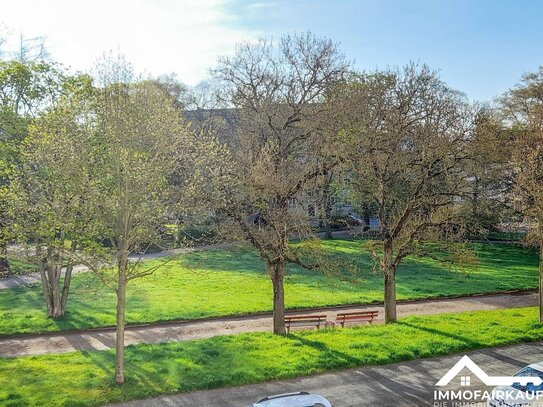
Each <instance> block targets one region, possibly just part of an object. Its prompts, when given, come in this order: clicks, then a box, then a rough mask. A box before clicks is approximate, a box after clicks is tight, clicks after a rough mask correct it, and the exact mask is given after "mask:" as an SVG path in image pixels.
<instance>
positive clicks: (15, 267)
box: [8, 256, 38, 274]
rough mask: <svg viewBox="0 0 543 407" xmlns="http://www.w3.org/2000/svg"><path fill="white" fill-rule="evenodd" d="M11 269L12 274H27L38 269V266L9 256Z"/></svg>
mask: <svg viewBox="0 0 543 407" xmlns="http://www.w3.org/2000/svg"><path fill="white" fill-rule="evenodd" d="M8 261H9V271H10V273H11V274H27V273H32V272H36V271H38V267H37V266H36V265H34V264H31V263H28V262H26V261H24V260H21V259H19V258H17V257H13V256H9V257H8Z"/></svg>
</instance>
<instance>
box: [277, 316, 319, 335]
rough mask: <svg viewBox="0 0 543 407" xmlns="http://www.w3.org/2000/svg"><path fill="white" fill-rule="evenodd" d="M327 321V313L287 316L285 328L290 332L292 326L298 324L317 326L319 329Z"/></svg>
mask: <svg viewBox="0 0 543 407" xmlns="http://www.w3.org/2000/svg"><path fill="white" fill-rule="evenodd" d="M325 322H326V315H293V316H285V328H287V332H290V328H292V327H298V326H315V327H317V329H319V328H320V327H321V325H324V323H325Z"/></svg>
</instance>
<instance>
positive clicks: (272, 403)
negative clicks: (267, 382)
mask: <svg viewBox="0 0 543 407" xmlns="http://www.w3.org/2000/svg"><path fill="white" fill-rule="evenodd" d="M249 407H332V404H331V403H330V402H329V401H328V400H326V399H325V398H324V397H322V396H319V395H318V394H310V393H307V392H305V391H301V392H299V393H287V394H278V395H277V396H269V397H266V398H263V399H262V400H260V401H258V402H256V403H254V404H251V406H249Z"/></svg>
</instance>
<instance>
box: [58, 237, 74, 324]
mask: <svg viewBox="0 0 543 407" xmlns="http://www.w3.org/2000/svg"><path fill="white" fill-rule="evenodd" d="M76 248H77V243H76V242H75V241H73V242H72V246H71V249H70V250H71V254H72V256H70V260H69V263H68V265H67V266H66V272H65V274H64V284H63V286H62V298H61V300H60V310H61V313H62V314H61V315H64V314H65V313H66V304H67V302H68V293H69V291H70V283H71V282H72V272H73V269H74V259H73V254H74V253H75V250H76Z"/></svg>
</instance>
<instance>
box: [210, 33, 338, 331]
mask: <svg viewBox="0 0 543 407" xmlns="http://www.w3.org/2000/svg"><path fill="white" fill-rule="evenodd" d="M346 69H347V63H346V61H345V60H344V58H343V55H342V54H341V53H340V52H339V50H338V48H337V46H336V45H335V44H334V43H333V42H332V41H330V40H327V39H320V38H316V37H314V36H313V35H311V34H303V35H287V36H285V37H283V38H281V39H280V40H279V42H278V43H273V42H271V41H267V40H261V41H259V42H257V43H244V44H240V45H238V46H237V48H236V52H235V54H234V55H233V56H232V57H223V58H221V59H220V60H219V65H218V67H217V68H216V69H215V71H214V74H215V77H216V79H217V80H218V81H219V82H220V83H221V85H222V86H223V87H224V95H225V96H226V97H227V101H228V102H229V103H230V105H231V107H233V108H235V114H236V116H237V126H236V135H235V138H234V141H233V142H231V143H229V144H230V145H231V146H232V149H233V159H234V165H235V171H234V173H235V175H236V177H237V185H236V188H235V189H233V191H232V193H231V197H230V206H229V208H228V210H227V215H228V218H229V219H230V220H231V221H232V222H231V224H230V226H231V228H232V229H231V231H232V232H233V233H234V236H235V237H236V238H240V239H243V240H245V241H247V242H248V243H249V244H251V245H252V246H253V247H254V248H255V249H256V250H257V252H258V253H259V255H260V257H261V259H262V261H263V262H264V264H265V267H266V271H267V273H268V274H269V277H270V279H271V281H272V284H273V330H274V332H275V333H276V334H284V333H285V326H284V312H285V292H284V286H283V280H284V277H285V273H286V265H287V263H297V264H301V265H303V266H307V267H313V266H315V264H310V265H309V264H304V261H303V260H302V258H301V256H300V255H299V253H298V252H297V251H296V250H295V249H293V248H292V247H291V246H289V239H290V238H291V237H293V236H298V237H302V238H303V237H308V236H310V235H311V231H310V228H309V223H308V218H307V214H306V213H305V212H304V211H302V210H299V209H298V208H297V207H296V202H300V201H301V200H303V198H304V195H305V194H306V193H307V191H308V189H309V188H310V187H311V181H312V180H314V179H315V178H316V177H319V176H322V175H324V174H326V173H327V172H328V171H329V170H330V169H331V168H333V167H334V166H335V165H337V163H338V161H339V157H338V150H337V148H334V143H335V142H336V139H335V134H334V131H333V130H334V129H333V128H332V123H333V122H332V121H330V120H329V119H330V117H331V113H332V112H331V111H330V108H331V105H329V104H328V103H326V101H325V98H324V95H325V92H326V89H327V88H328V87H329V86H330V85H331V84H333V83H334V82H336V81H337V80H339V79H341V78H342V77H343V75H344V73H345V71H346Z"/></svg>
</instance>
